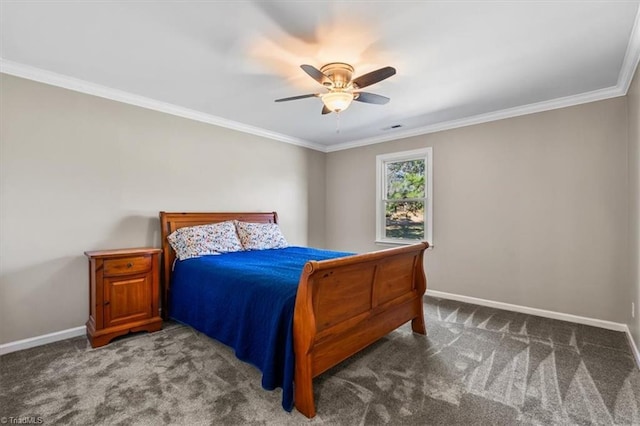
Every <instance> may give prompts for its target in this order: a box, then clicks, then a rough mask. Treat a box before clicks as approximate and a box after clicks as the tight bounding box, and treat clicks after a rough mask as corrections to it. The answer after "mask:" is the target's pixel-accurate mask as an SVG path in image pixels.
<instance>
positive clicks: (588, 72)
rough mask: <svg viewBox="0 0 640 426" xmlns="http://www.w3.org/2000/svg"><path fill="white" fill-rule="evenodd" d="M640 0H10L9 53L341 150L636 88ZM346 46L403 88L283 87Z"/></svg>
mask: <svg viewBox="0 0 640 426" xmlns="http://www.w3.org/2000/svg"><path fill="white" fill-rule="evenodd" d="M639 1H640V0H628V1H615V0H609V1H518V0H511V1H454V2H452V1H449V2H446V1H376V2H373V1H369V2H367V1H304V2H293V1H242V2H239V1H237V2H233V1H155V2H153V1H128V2H125V1H104V0H101V1H84V2H75V1H53V0H52V1H5V0H2V2H1V9H0V27H1V32H0V36H1V43H0V57H1V58H2V63H1V64H2V71H3V72H6V73H9V74H14V75H20V76H23V77H28V78H33V79H35V80H40V81H45V82H47V83H52V84H57V85H60V86H63V87H69V88H72V89H75V90H81V91H84V92H87V93H92V94H97V95H100V96H104V97H108V98H112V99H117V100H121V101H124V102H129V103H132V104H137V105H141V106H145V107H150V108H154V109H158V110H161V111H166V112H170V113H174V114H177V115H182V116H187V117H190V118H195V119H198V120H201V121H206V122H211V123H214V124H219V125H223V126H226V127H231V128H236V129H239V130H244V131H247V132H250V133H255V134H262V135H265V136H267V137H271V138H274V139H279V140H283V141H285V142H290V143H295V144H299V145H303V146H309V147H312V148H315V149H319V150H323V151H332V150H336V149H342V148H347V147H350V146H357V145H363V144H367V143H374V142H380V141H383V140H391V139H397V138H399V137H403V136H408V135H415V134H420V133H427V132H431V131H435V130H439V129H444V128H451V127H457V126H461V125H466V124H472V123H476V122H483V121H489V120H493V119H499V118H504V117H508V116H515V115H520V114H523V113H528V112H535V111H540V110H545V109H552V108H557V107H560V106H566V105H572V104H578V103H582V102H587V101H591V100H597V99H605V98H609V97H613V96H621V95H624V94H625V93H626V90H627V88H628V84H629V82H630V80H631V76H632V75H633V71H634V70H635V67H636V65H637V63H638V58H639V57H640V35H639V34H638V33H640V29H639V28H637V27H638V26H639V24H638V23H637V21H638V16H640V14H639V13H638V5H639ZM634 26H635V27H634ZM335 61H341V62H348V63H350V64H351V65H353V66H354V68H355V69H356V71H355V75H356V76H357V75H361V74H364V73H367V72H369V71H372V70H375V69H378V68H381V67H383V66H387V65H390V66H393V67H395V68H396V69H397V74H396V75H395V76H393V77H391V78H389V79H387V80H384V81H382V82H380V83H378V84H375V85H373V86H370V87H368V88H367V89H366V91H369V92H373V93H377V94H381V95H384V96H388V97H390V98H391V102H389V103H388V104H386V105H370V104H364V103H358V102H354V103H353V105H352V106H351V107H350V108H349V109H347V110H346V111H344V112H343V113H341V114H340V115H339V123H338V120H337V116H336V114H328V115H325V116H323V115H321V114H320V111H321V109H322V103H321V101H320V100H319V99H317V98H308V99H302V100H297V101H292V102H285V103H274V102H273V101H274V99H277V98H282V97H288V96H294V95H299V94H307V93H317V92H318V91H321V87H320V85H319V84H318V83H317V82H316V81H314V80H313V79H311V78H310V77H309V76H308V75H307V74H305V73H304V72H303V71H302V70H301V69H300V68H299V65H300V64H311V65H314V66H316V67H318V68H320V67H321V66H322V65H323V64H325V63H328V62H335ZM396 124H400V125H402V127H400V128H399V129H393V130H389V127H390V126H392V125H396ZM338 126H339V129H340V131H339V133H338V132H337V131H336V129H337V128H338Z"/></svg>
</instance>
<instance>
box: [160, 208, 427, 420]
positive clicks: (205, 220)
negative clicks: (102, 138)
mask: <svg viewBox="0 0 640 426" xmlns="http://www.w3.org/2000/svg"><path fill="white" fill-rule="evenodd" d="M228 220H239V221H242V222H253V223H277V220H278V216H277V214H276V213H275V212H271V213H167V212H160V221H161V227H162V232H161V234H162V248H163V278H162V286H163V288H162V292H161V295H162V315H163V317H164V318H165V319H167V316H168V311H169V309H168V307H169V303H171V296H170V294H171V284H172V282H171V281H172V265H173V264H174V261H175V259H176V255H175V252H174V251H173V249H172V248H171V246H170V245H169V243H168V241H167V236H168V235H170V234H171V233H172V232H174V231H175V230H177V229H179V228H182V227H187V226H195V225H203V224H210V223H218V222H223V221H228ZM428 246H429V245H428V243H426V242H425V243H418V244H413V245H408V246H402V247H397V248H391V249H387V250H381V251H376V252H371V253H364V254H356V255H351V256H347V257H341V258H337V259H330V260H322V261H309V262H307V263H306V264H305V265H304V268H303V270H302V272H301V275H300V280H299V284H298V287H297V295H296V297H295V307H294V314H293V348H294V354H295V378H294V383H293V385H294V402H295V408H296V409H297V410H298V411H299V412H301V413H302V414H303V415H305V416H306V417H309V418H311V417H313V416H315V414H316V409H315V403H314V394H313V378H314V377H317V376H318V375H320V374H322V373H323V372H325V371H327V370H328V369H330V368H331V367H333V366H335V365H337V364H338V363H340V362H342V361H344V360H345V359H347V358H349V357H350V356H352V355H353V354H355V353H357V352H359V351H360V350H362V349H364V348H365V347H367V346H369V345H370V344H372V343H374V342H375V341H377V340H378V339H380V338H381V337H383V336H385V335H386V334H388V333H390V332H391V331H393V330H395V329H396V328H398V327H400V326H401V325H403V324H405V323H406V322H408V321H411V327H412V329H413V331H414V332H415V333H419V334H426V330H425V324H424V315H423V295H424V293H425V290H426V278H425V273H424V267H423V256H424V250H425V249H426V248H427V247H428Z"/></svg>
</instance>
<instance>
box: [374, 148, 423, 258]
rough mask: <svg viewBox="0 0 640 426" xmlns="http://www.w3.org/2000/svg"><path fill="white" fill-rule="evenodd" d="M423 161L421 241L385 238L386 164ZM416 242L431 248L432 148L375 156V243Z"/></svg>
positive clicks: (407, 243) (403, 243)
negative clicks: (423, 200)
mask: <svg viewBox="0 0 640 426" xmlns="http://www.w3.org/2000/svg"><path fill="white" fill-rule="evenodd" d="M411 160H424V165H425V170H424V173H425V179H426V181H427V182H426V185H425V188H424V190H425V194H424V195H425V198H426V199H425V204H424V205H425V212H424V214H425V223H424V235H423V238H422V240H405V239H400V238H386V237H385V236H384V235H385V227H386V217H385V208H384V203H385V202H386V201H387V200H386V175H385V166H386V164H387V163H395V162H398V161H411ZM418 241H427V242H428V243H429V245H430V246H433V148H432V147H427V148H420V149H414V150H411V151H402V152H394V153H390V154H380V155H377V156H376V243H379V244H400V245H409V244H415V243H417V242H418Z"/></svg>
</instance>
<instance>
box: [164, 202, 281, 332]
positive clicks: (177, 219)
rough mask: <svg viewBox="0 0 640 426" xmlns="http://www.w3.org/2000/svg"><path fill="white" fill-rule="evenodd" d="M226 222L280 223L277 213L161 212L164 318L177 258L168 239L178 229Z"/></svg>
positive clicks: (166, 312) (167, 311)
mask: <svg viewBox="0 0 640 426" xmlns="http://www.w3.org/2000/svg"><path fill="white" fill-rule="evenodd" d="M226 220H239V221H242V222H254V223H278V214H277V213H276V212H269V213H254V212H238V213H207V212H201V213H185V212H177V213H169V212H160V227H161V233H160V235H161V238H162V280H161V283H162V289H161V292H160V294H161V296H162V318H163V319H165V320H166V319H167V318H168V314H169V310H168V309H167V307H168V304H167V303H168V301H169V290H170V289H171V268H172V266H173V262H174V260H175V258H176V253H175V252H174V251H173V248H171V245H170V244H169V241H168V240H167V237H168V236H169V235H170V234H171V233H172V232H174V231H175V230H177V229H180V228H184V227H185V226H196V225H205V224H207V223H217V222H224V221H226Z"/></svg>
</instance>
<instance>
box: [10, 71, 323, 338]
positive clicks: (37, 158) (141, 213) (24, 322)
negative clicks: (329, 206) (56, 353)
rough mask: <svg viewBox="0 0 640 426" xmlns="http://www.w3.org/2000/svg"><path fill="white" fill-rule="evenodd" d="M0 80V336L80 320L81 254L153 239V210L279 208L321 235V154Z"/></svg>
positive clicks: (293, 234) (307, 234) (286, 219)
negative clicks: (86, 251)
mask: <svg viewBox="0 0 640 426" xmlns="http://www.w3.org/2000/svg"><path fill="white" fill-rule="evenodd" d="M0 78H1V80H0V85H1V86H0V90H1V96H0V98H1V104H0V108H1V110H0V111H1V114H2V115H1V117H0V118H1V130H0V132H1V133H0V140H1V145H0V173H1V175H0V185H1V187H0V194H1V198H0V227H1V228H0V235H1V238H0V343H6V342H11V341H16V340H20V339H24V338H29V337H33V336H38V335H42V334H46V333H50V332H55V331H60V330H65V329H69V328H72V327H78V326H81V325H84V323H85V321H86V320H87V318H88V309H89V308H88V283H87V274H88V272H87V260H86V259H85V258H84V256H83V252H84V251H85V250H92V249H107V248H117V247H134V246H143V245H151V246H159V244H160V237H159V223H158V212H159V211H160V210H167V211H238V210H247V211H272V210H276V211H277V212H278V214H279V217H280V220H281V225H282V229H283V232H284V234H285V235H286V236H287V238H288V239H289V241H290V242H291V243H292V244H300V245H306V244H308V245H316V246H322V245H323V244H324V240H323V236H324V217H323V216H324V201H325V193H324V186H325V185H324V161H325V159H324V156H325V154H323V153H321V152H316V151H312V150H309V149H305V148H301V147H296V146H292V145H288V144H284V143H281V142H277V141H273V140H270V139H265V138H261V137H258V136H252V135H248V134H244V133H240V132H236V131H232V130H227V129H223V128H219V127H215V126H212V125H208V124H203V123H199V122H195V121H191V120H187V119H182V118H178V117H174V116H171V115H167V114H163V113H159V112H155V111H150V110H146V109H142V108H137V107H133V106H129V105H125V104H122V103H118V102H113V101H109V100H105V99H101V98H97V97H93V96H88V95H84V94H80V93H76V92H72V91H69V90H65V89H60V88H56V87H52V86H48V85H44V84H39V83H35V82H32V81H28V80H23V79H19V78H15V77H11V76H6V75H2V76H1V77H0Z"/></svg>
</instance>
